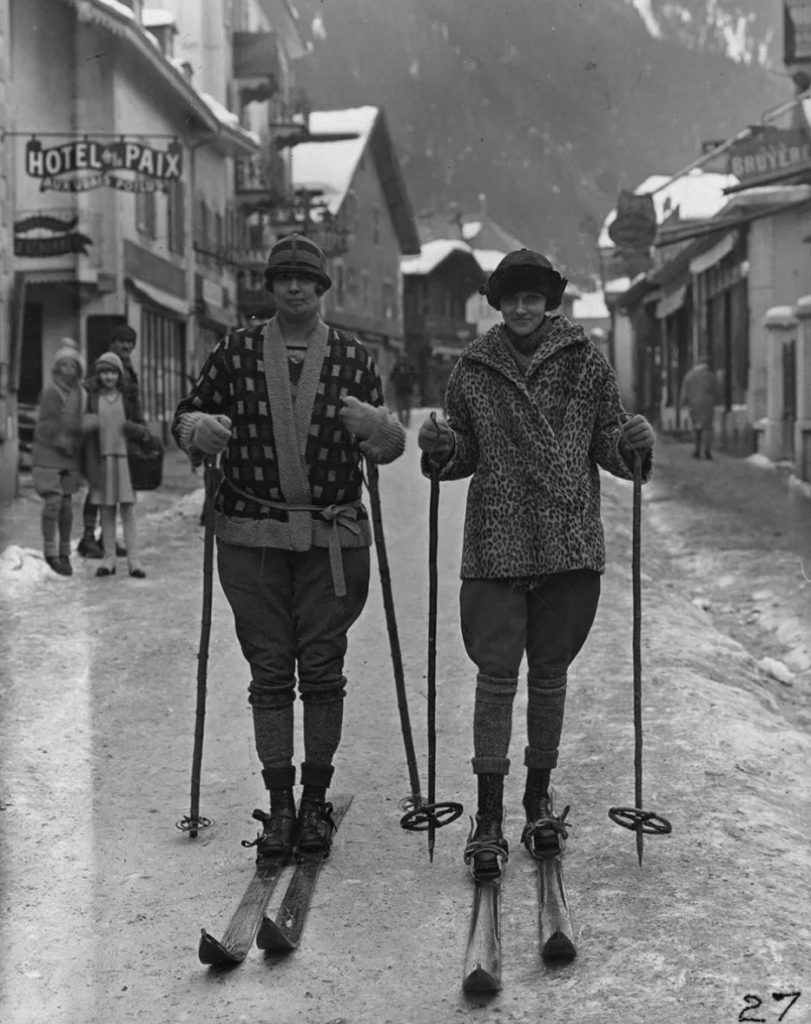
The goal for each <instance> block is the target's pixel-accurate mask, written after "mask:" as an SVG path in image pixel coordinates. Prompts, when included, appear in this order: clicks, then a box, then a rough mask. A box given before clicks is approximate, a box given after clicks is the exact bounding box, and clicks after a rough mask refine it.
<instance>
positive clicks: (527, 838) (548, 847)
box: [521, 768, 571, 860]
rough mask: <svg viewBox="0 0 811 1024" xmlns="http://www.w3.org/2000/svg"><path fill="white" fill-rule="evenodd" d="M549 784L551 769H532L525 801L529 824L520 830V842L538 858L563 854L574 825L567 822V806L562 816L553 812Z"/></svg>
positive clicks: (528, 775)
mask: <svg viewBox="0 0 811 1024" xmlns="http://www.w3.org/2000/svg"><path fill="white" fill-rule="evenodd" d="M548 784H549V773H548V772H542V771H537V770H535V769H532V768H530V769H529V771H528V772H527V786H526V789H525V791H524V801H523V803H524V811H525V812H526V816H527V823H526V825H525V826H524V830H523V832H522V833H521V842H522V843H523V844H524V846H525V847H526V848H527V850H528V852H529V853H530V855H531V856H533V857H535V859H536V860H542V859H544V858H546V857H557V856H559V855H560V854H561V853H563V851H564V849H565V848H566V840H567V839H568V838H569V828H570V827H571V826H570V825H569V824H568V823H567V822H566V815H567V814H568V813H569V808H568V807H565V808H564V809H563V813H562V814H560V815H557V814H555V813H554V810H553V803H552V797H551V796H550V795H549V792H548Z"/></svg>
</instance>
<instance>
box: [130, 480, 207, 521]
mask: <svg viewBox="0 0 811 1024" xmlns="http://www.w3.org/2000/svg"><path fill="white" fill-rule="evenodd" d="M204 501H205V487H198V488H197V490H194V491H189V493H188V494H184V495H183V497H182V498H178V500H177V501H174V502H172V504H171V505H170V506H169V508H167V509H164V510H163V511H161V512H148V513H147V514H146V515H145V516H144V522H147V523H165V522H167V521H168V520H174V519H199V518H200V513H201V512H202V511H203V503H204Z"/></svg>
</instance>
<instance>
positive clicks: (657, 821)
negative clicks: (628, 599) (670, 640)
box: [608, 451, 672, 867]
mask: <svg viewBox="0 0 811 1024" xmlns="http://www.w3.org/2000/svg"><path fill="white" fill-rule="evenodd" d="M641 534H642V458H641V456H640V455H639V452H637V451H635V452H634V491H633V532H632V541H631V576H632V585H633V606H634V607H633V639H632V644H633V661H634V799H635V800H636V806H635V807H612V808H611V809H610V810H609V812H608V814H609V817H610V818H611V820H612V821H614V822H616V823H617V824H618V825H622V826H623V828H628V829H631V830H632V831H634V832H636V855H637V858H638V860H639V866H640V867H642V852H643V845H644V839H645V833H646V832H647V833H656V834H659V835H667V833H668V832H671V831H672V826H671V824H670V822H669V821H667V820H666V819H665V818H663V817H661V815H658V814H655V813H654V812H653V811H643V810H642V572H641V562H642V559H641V547H642V545H641Z"/></svg>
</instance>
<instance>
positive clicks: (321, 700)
mask: <svg viewBox="0 0 811 1024" xmlns="http://www.w3.org/2000/svg"><path fill="white" fill-rule="evenodd" d="M345 685H346V679H344V678H343V677H341V678H339V679H333V680H329V681H327V682H321V683H305V682H300V684H299V688H300V690H301V702H302V707H303V712H304V717H303V725H304V761H303V762H302V765H301V783H302V786H303V787H304V788H303V790H302V800H317V801H319V802H320V801H323V799H324V797H325V795H326V790H327V789H328V788H329V784H330V781H331V780H332V773H333V766H332V762H333V759H334V757H335V753H336V751H337V750H338V747H339V746H340V743H341V735H342V732H343V721H344V694H345V692H346V691H345V689H344V687H345Z"/></svg>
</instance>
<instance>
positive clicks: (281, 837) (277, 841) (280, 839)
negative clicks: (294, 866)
mask: <svg viewBox="0 0 811 1024" xmlns="http://www.w3.org/2000/svg"><path fill="white" fill-rule="evenodd" d="M253 817H254V818H255V819H256V820H257V821H261V822H262V826H263V827H262V831H261V832H260V833H259V835H257V837H256V839H254V840H253V841H252V842H250V843H248V842H245V843H243V845H244V846H255V847H256V860H257V863H259V862H261V861H262V860H264V859H266V858H267V857H289V856H290V854H291V853H292V852H293V846H294V845H295V840H296V803H295V801H294V799H293V790H292V789H285V790H282V791H281V792H279V793H278V794H277V793H276V792H273V793H271V801H270V814H266V813H265V811H259V810H257V811H254V812H253Z"/></svg>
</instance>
